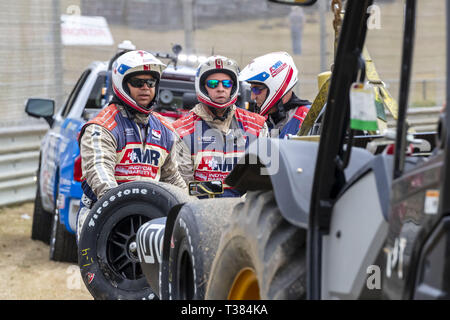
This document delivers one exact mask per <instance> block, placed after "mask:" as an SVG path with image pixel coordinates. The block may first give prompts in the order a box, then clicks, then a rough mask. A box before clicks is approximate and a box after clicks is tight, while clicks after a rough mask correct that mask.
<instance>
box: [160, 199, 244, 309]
mask: <svg viewBox="0 0 450 320" xmlns="http://www.w3.org/2000/svg"><path fill="white" fill-rule="evenodd" d="M241 201H242V200H241V199H240V198H237V199H236V198H224V199H206V200H200V201H197V202H192V203H188V204H185V205H184V206H183V207H182V208H181V210H180V212H179V214H178V217H177V219H176V220H175V225H174V228H173V231H172V238H171V246H170V253H169V264H168V272H169V276H168V277H167V278H168V279H169V281H168V286H169V290H167V291H168V292H169V297H167V299H170V300H203V299H204V297H205V290H206V284H207V282H208V278H209V273H210V270H211V265H212V261H213V259H214V253H215V252H216V250H217V247H218V245H219V240H220V235H221V233H222V230H223V228H224V225H225V224H226V223H227V221H228V219H229V216H230V215H231V212H232V210H233V207H234V206H235V205H236V204H238V203H239V202H241ZM162 285H164V284H162ZM163 298H166V297H163Z"/></svg>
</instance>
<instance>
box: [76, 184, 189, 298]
mask: <svg viewBox="0 0 450 320" xmlns="http://www.w3.org/2000/svg"><path fill="white" fill-rule="evenodd" d="M188 199H189V197H188V195H187V193H186V191H184V190H182V189H181V188H178V187H175V186H173V185H169V184H166V183H161V182H138V181H135V182H128V183H124V184H121V185H119V186H118V187H116V188H114V189H112V190H109V191H108V192H107V193H106V194H105V195H104V196H103V197H101V198H100V199H99V200H98V201H97V202H96V203H95V205H94V206H93V207H92V209H91V210H90V212H89V214H88V215H87V217H86V220H85V222H84V225H83V227H82V230H81V233H80V238H79V241H78V265H79V267H80V272H81V276H82V279H83V281H84V284H85V285H86V287H87V289H88V290H89V292H90V293H91V295H92V296H93V297H94V299H98V300H144V299H149V300H153V299H157V296H156V295H155V293H154V292H153V291H152V290H151V288H150V286H149V284H148V283H147V281H146V278H145V276H144V274H143V273H142V269H141V265H140V262H139V258H138V253H137V246H136V233H137V231H138V229H139V227H140V226H142V225H143V224H144V223H145V222H147V221H149V220H151V219H154V218H159V217H163V216H166V215H167V213H168V212H169V210H170V209H171V208H172V207H173V206H175V205H177V204H180V203H183V202H186V201H188Z"/></svg>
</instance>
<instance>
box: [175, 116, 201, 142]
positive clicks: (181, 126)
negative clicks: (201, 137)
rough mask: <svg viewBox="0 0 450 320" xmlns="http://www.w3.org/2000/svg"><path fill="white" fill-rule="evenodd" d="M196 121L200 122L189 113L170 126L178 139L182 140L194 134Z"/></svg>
mask: <svg viewBox="0 0 450 320" xmlns="http://www.w3.org/2000/svg"><path fill="white" fill-rule="evenodd" d="M197 120H201V118H200V117H199V116H198V115H196V114H195V113H194V112H192V111H191V112H189V113H188V114H187V115H186V116H184V117H183V118H180V119H178V120H176V121H174V122H173V124H172V125H173V127H174V128H175V130H176V131H177V133H178V134H179V135H180V137H181V138H183V137H185V136H187V135H189V134H192V133H193V132H194V130H195V122H196V121H197Z"/></svg>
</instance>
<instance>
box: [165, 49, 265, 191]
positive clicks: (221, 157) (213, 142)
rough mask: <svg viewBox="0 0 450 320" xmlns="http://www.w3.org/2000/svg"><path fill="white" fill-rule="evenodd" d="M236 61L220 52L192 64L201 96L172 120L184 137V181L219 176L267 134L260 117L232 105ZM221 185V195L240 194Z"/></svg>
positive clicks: (236, 89) (236, 83) (181, 161)
mask: <svg viewBox="0 0 450 320" xmlns="http://www.w3.org/2000/svg"><path fill="white" fill-rule="evenodd" d="M238 74H239V67H238V65H237V63H236V62H235V61H234V60H232V59H229V58H227V57H223V56H212V57H209V58H208V59H207V60H206V61H205V62H204V63H202V64H201V65H200V66H199V67H198V70H197V75H196V77H195V90H196V93H197V99H198V101H199V102H200V103H199V104H197V105H196V106H195V107H194V108H193V109H192V110H191V112H189V113H188V114H187V115H186V116H185V117H183V118H181V119H179V120H177V121H175V122H174V123H173V126H174V128H175V129H176V130H177V132H178V134H179V135H180V137H181V138H182V140H183V143H182V149H181V152H180V154H179V160H178V162H179V165H180V172H181V175H182V176H183V178H184V180H185V181H186V182H189V181H194V180H197V181H211V180H221V181H223V180H224V179H225V178H226V176H227V175H228V174H229V173H230V171H231V170H232V169H233V167H234V166H235V164H236V163H237V161H238V159H239V158H240V157H241V156H243V155H244V153H245V149H246V148H247V147H248V145H249V144H250V143H251V142H252V140H255V139H257V138H258V137H261V136H266V135H267V126H266V124H265V119H264V117H262V116H260V115H258V114H256V113H252V112H249V111H247V110H245V109H241V108H238V107H236V105H235V102H236V100H237V97H238V94H239V81H238ZM224 187H225V192H224V194H223V195H221V196H223V197H239V196H241V193H240V192H238V191H237V190H234V189H232V188H229V187H228V186H226V185H225V186H224Z"/></svg>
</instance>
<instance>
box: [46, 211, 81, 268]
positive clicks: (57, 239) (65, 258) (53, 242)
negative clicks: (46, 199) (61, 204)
mask: <svg viewBox="0 0 450 320" xmlns="http://www.w3.org/2000/svg"><path fill="white" fill-rule="evenodd" d="M77 248H78V247H77V240H76V236H75V234H72V233H70V232H69V231H67V230H66V228H65V227H64V225H63V224H61V223H60V221H59V209H58V208H56V209H55V214H54V215H53V222H52V232H51V235H50V260H54V261H61V262H75V263H77V262H78V250H77Z"/></svg>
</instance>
